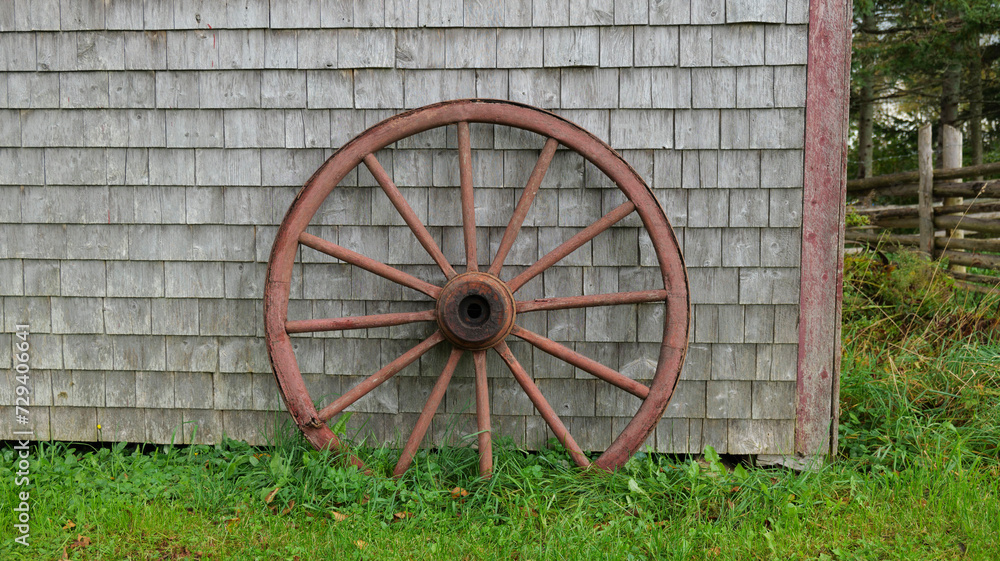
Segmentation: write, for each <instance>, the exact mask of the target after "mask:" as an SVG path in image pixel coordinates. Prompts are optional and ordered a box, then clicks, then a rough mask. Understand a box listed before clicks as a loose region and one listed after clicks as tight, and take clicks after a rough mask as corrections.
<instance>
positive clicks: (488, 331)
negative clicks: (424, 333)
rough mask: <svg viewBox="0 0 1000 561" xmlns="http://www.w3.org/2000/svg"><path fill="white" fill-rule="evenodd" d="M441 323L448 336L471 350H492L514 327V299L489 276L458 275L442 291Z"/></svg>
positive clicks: (481, 274) (439, 308)
mask: <svg viewBox="0 0 1000 561" xmlns="http://www.w3.org/2000/svg"><path fill="white" fill-rule="evenodd" d="M436 311H437V322H438V325H439V326H440V327H441V331H442V332H443V333H444V335H445V337H447V338H448V340H449V341H451V342H452V343H454V344H455V345H457V346H459V347H461V348H463V349H468V350H474V351H475V350H482V349H488V348H490V347H492V346H493V345H496V344H497V343H499V342H500V341H502V340H504V338H506V337H507V335H508V334H510V330H511V329H512V328H513V327H514V315H515V311H514V296H513V295H512V294H511V293H510V290H509V289H508V288H507V285H506V283H504V282H503V281H502V280H500V279H499V278H497V277H495V276H493V275H491V274H489V273H478V272H470V273H463V274H461V275H457V276H455V277H454V278H452V279H451V280H450V281H449V282H448V284H446V285H445V286H444V288H442V289H441V295H440V296H439V297H438V301H437V308H436Z"/></svg>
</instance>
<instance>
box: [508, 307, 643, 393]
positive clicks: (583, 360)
mask: <svg viewBox="0 0 1000 561" xmlns="http://www.w3.org/2000/svg"><path fill="white" fill-rule="evenodd" d="M511 335H514V336H516V337H520V338H521V339H524V340H525V341H527V342H528V343H531V344H532V345H533V346H535V347H537V348H539V349H541V350H543V351H545V352H547V353H549V354H550V355H552V356H554V357H556V358H558V359H560V360H563V361H565V362H568V363H570V364H572V365H573V366H575V367H577V368H579V369H580V370H583V371H584V372H589V373H590V374H593V375H594V376H596V377H598V378H600V379H602V380H604V381H605V382H607V383H609V384H611V385H614V386H617V387H619V388H621V389H623V390H625V391H627V392H628V393H630V394H632V395H634V396H636V397H638V398H640V399H646V396H648V395H649V388H648V387H647V386H644V385H643V384H640V383H639V382H636V381H635V380H633V379H632V378H629V377H628V376H625V375H622V374H620V373H619V372H618V371H617V370H614V369H612V368H608V367H607V366H604V365H603V364H601V363H600V362H597V361H596V360H594V359H591V358H587V357H585V356H583V355H582V354H580V353H578V352H576V351H574V350H573V349H570V348H569V347H567V346H565V345H561V344H559V343H556V342H555V341H553V340H552V339H549V338H548V337H543V336H541V335H539V334H537V333H535V332H533V331H528V330H527V329H524V328H523V327H518V326H516V325H515V326H514V329H513V330H512V331H511Z"/></svg>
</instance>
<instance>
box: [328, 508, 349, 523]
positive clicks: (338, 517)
mask: <svg viewBox="0 0 1000 561" xmlns="http://www.w3.org/2000/svg"><path fill="white" fill-rule="evenodd" d="M330 515H331V516H333V519H334V520H336V521H337V522H343V521H344V520H347V515H346V514H344V513H342V512H337V511H336V510H335V511H333V512H331V513H330Z"/></svg>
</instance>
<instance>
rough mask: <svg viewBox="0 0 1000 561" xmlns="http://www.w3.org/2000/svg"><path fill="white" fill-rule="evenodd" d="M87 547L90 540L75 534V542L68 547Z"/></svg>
mask: <svg viewBox="0 0 1000 561" xmlns="http://www.w3.org/2000/svg"><path fill="white" fill-rule="evenodd" d="M88 545H90V538H88V537H87V536H85V535H83V534H77V535H76V541H75V542H73V543H71V544H69V546H70V547H73V548H78V547H87V546H88Z"/></svg>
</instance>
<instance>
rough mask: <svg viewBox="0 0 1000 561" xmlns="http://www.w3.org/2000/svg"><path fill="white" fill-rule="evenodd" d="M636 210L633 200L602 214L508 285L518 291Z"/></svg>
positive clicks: (512, 290) (511, 289) (513, 290)
mask: <svg viewBox="0 0 1000 561" xmlns="http://www.w3.org/2000/svg"><path fill="white" fill-rule="evenodd" d="M633 210H635V203H633V202H632V201H625V202H624V203H622V204H620V205H618V206H617V207H615V209H614V210H612V211H611V212H609V213H607V214H605V215H604V216H602V217H601V218H600V219H599V220H598V221H597V222H594V223H593V224H591V225H590V226H587V227H586V228H584V229H583V230H580V231H579V232H577V233H576V234H575V235H574V236H573V237H572V238H570V239H568V240H566V241H564V242H563V243H562V244H560V245H559V247H557V248H555V249H553V250H552V251H550V252H548V253H546V254H545V256H544V257H542V258H541V259H539V260H538V261H536V262H535V264H534V265H532V266H530V267H528V268H527V269H525V271H524V272H523V273H521V274H520V275H517V276H516V277H514V278H513V279H511V281H510V282H509V283H507V286H509V287H510V291H511V292H517V290H518V289H519V288H521V287H522V286H524V284H525V283H527V282H528V281H530V280H531V279H533V278H535V276H537V275H538V274H539V273H541V272H542V271H544V270H545V269H548V268H549V267H551V266H552V265H553V264H555V263H556V262H558V261H559V260H560V259H562V258H563V257H566V256H567V255H569V254H570V253H573V252H574V251H576V250H577V249H579V248H580V246H582V245H583V244H585V243H587V242H589V241H590V240H592V239H594V237H595V236H597V234H600V233H601V232H603V231H605V230H607V229H608V228H610V227H611V226H613V225H615V224H616V223H617V222H618V221H620V220H621V219H622V218H625V217H626V216H628V215H629V214H631V213H632V211H633Z"/></svg>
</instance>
